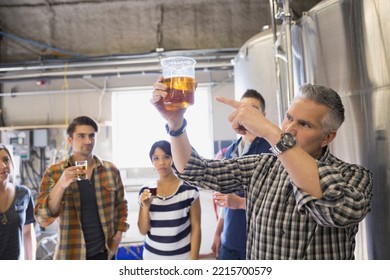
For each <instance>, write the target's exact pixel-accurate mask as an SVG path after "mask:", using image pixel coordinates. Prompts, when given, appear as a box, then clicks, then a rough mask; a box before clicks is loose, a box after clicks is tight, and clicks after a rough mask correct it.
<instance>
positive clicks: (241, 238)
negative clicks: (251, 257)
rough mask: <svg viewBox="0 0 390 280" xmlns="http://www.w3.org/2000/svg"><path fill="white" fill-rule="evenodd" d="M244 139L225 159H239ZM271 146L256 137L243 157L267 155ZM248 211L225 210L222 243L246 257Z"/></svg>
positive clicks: (241, 194)
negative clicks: (239, 151) (239, 150)
mask: <svg viewBox="0 0 390 280" xmlns="http://www.w3.org/2000/svg"><path fill="white" fill-rule="evenodd" d="M241 141H242V137H241V138H239V139H238V140H237V141H235V142H234V143H233V144H231V145H230V146H229V147H228V148H227V150H226V154H225V158H227V159H228V158H234V157H238V156H239V153H238V152H237V151H238V146H239V145H241ZM270 147H271V146H270V144H269V143H268V142H267V141H266V140H265V139H264V138H259V137H256V138H255V139H254V140H253V141H252V143H251V145H250V147H249V149H248V151H244V154H243V156H245V155H253V154H261V153H267V152H269V149H270ZM235 194H236V195H238V196H240V197H245V193H244V191H240V192H236V193H235ZM246 229H247V227H246V211H245V210H244V209H229V208H227V207H226V208H225V211H224V223H223V231H222V238H221V242H222V245H223V246H225V247H227V248H229V249H233V250H237V251H242V252H243V254H244V255H245V251H246V231H247V230H246Z"/></svg>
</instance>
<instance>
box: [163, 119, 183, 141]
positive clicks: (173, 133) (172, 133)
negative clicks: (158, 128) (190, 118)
mask: <svg viewBox="0 0 390 280" xmlns="http://www.w3.org/2000/svg"><path fill="white" fill-rule="evenodd" d="M186 127H187V120H186V119H184V118H183V124H182V125H181V127H180V128H179V129H178V130H170V129H169V126H168V124H165V129H166V130H167V133H168V134H169V135H170V136H172V137H177V136H180V135H182V134H183V132H184V131H185V130H186Z"/></svg>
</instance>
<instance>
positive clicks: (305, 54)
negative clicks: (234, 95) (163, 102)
mask: <svg viewBox="0 0 390 280" xmlns="http://www.w3.org/2000/svg"><path fill="white" fill-rule="evenodd" d="M389 14H390V1H382V0H326V1H321V2H320V3H318V4H317V5H315V6H314V7H313V8H312V9H310V10H309V11H307V12H304V13H303V15H302V17H301V18H299V19H298V20H297V21H296V23H295V24H294V25H293V26H292V30H291V31H292V32H291V34H292V40H291V41H292V46H291V47H292V50H293V56H294V58H293V61H292V62H293V65H294V67H293V69H294V84H295V85H296V86H295V92H296V91H297V90H298V87H299V85H301V84H303V83H306V82H310V83H314V84H321V85H324V86H327V87H331V88H333V89H334V90H335V91H337V92H338V93H339V94H340V96H341V98H342V101H343V103H344V107H345V116H346V120H345V122H344V124H343V125H342V126H341V127H340V129H339V131H338V134H337V137H336V139H335V140H334V141H333V143H332V144H331V147H330V149H331V151H332V153H333V154H335V155H336V156H337V157H339V158H341V159H342V160H344V161H346V162H351V163H357V164H360V165H362V166H364V167H366V168H368V169H370V170H371V171H372V173H373V180H374V194H373V198H372V203H371V212H370V213H369V214H368V215H367V217H366V218H365V219H364V220H363V221H362V222H361V223H360V225H359V232H358V235H357V240H356V242H357V244H356V252H355V256H356V258H357V259H390V239H389V238H388V237H389V236H390V161H389V156H390V155H389V150H390V146H389V137H390V107H389V105H390V69H389V68H390V36H388V34H390V24H388V21H386V17H388V15H389ZM258 37H262V38H263V40H259V38H258ZM264 40H265V41H267V43H265V42H264ZM268 41H269V43H270V44H272V43H274V40H273V38H272V37H271V36H269V37H267V36H266V35H262V34H261V33H260V34H259V35H258V36H257V37H256V36H255V37H254V38H251V39H250V40H249V41H248V42H246V43H245V45H244V46H243V48H242V49H241V50H240V53H241V52H243V53H248V51H246V49H248V48H247V46H251V49H252V51H250V52H249V55H247V56H246V59H245V60H243V59H241V60H239V59H238V60H237V61H236V63H235V70H234V75H235V83H237V85H236V89H237V88H239V89H240V90H242V89H244V88H248V87H254V86H259V87H260V85H259V83H261V86H262V87H263V88H264V91H267V96H266V101H268V105H269V106H268V109H267V113H268V114H269V115H271V116H274V115H277V114H278V110H279V109H275V108H274V107H275V106H273V104H270V103H271V102H272V101H271V100H277V93H276V92H275V89H276V87H277V86H276V85H277V81H276V78H275V77H276V75H275V73H271V72H272V71H275V67H273V66H271V64H272V62H274V57H268V56H273V55H274V54H275V52H273V51H269V47H268V46H267V45H268ZM265 46H267V47H265ZM267 48H268V49H267ZM255 49H256V57H255V56H253V57H252V56H251V55H250V54H251V53H253V54H254V53H255V51H254V50H255ZM271 49H272V47H271ZM240 53H239V54H238V56H239V55H240ZM241 56H243V55H241ZM263 56H267V57H263ZM281 63H283V61H281ZM265 69H267V70H269V72H268V71H265ZM248 72H250V73H249V74H248ZM280 77H281V83H282V84H285V83H286V81H287V77H286V72H285V71H281V72H280ZM285 87H286V86H285V85H284V86H283V88H285ZM282 91H284V92H282V93H281V94H282V95H286V93H285V90H282ZM268 94H269V95H268ZM283 109H285V108H283ZM271 110H275V111H271ZM274 120H275V119H274Z"/></svg>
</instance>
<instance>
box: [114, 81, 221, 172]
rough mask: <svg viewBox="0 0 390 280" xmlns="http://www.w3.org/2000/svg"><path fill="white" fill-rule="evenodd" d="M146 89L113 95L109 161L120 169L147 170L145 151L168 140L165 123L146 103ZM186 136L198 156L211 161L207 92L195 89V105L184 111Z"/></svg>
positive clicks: (211, 145) (149, 93) (209, 110)
mask: <svg viewBox="0 0 390 280" xmlns="http://www.w3.org/2000/svg"><path fill="white" fill-rule="evenodd" d="M151 92H152V90H151V89H150V88H147V89H146V88H145V89H141V90H140V89H137V90H136V89H134V90H133V91H126V92H125V91H123V92H113V94H112V99H113V100H112V106H113V107H112V114H113V115H112V121H113V123H112V128H113V161H114V162H115V164H116V165H117V166H118V167H120V168H137V167H138V168H142V167H151V162H150V159H149V149H150V147H151V146H152V144H153V143H154V142H155V141H158V140H163V139H164V140H168V141H169V136H168V135H167V133H166V130H165V123H166V122H165V120H164V119H163V118H162V117H161V116H160V115H159V113H158V112H157V110H156V109H155V108H154V107H153V105H151V104H150V102H149V100H150V98H151ZM185 118H186V119H187V121H188V126H187V133H188V135H189V138H190V141H191V144H192V145H193V147H194V148H195V149H196V150H197V151H198V152H199V154H200V155H202V156H204V157H207V158H212V157H213V155H214V152H213V133H212V114H211V93H210V91H209V89H208V88H206V87H201V86H198V88H197V90H196V96H195V104H194V105H193V106H191V107H189V108H188V109H187V112H186V114H185Z"/></svg>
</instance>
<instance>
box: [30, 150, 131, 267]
mask: <svg viewBox="0 0 390 280" xmlns="http://www.w3.org/2000/svg"><path fill="white" fill-rule="evenodd" d="M94 159H95V162H96V167H95V172H94V180H95V191H96V200H97V204H98V205H97V206H98V211H99V218H100V222H101V224H102V229H103V232H104V235H105V237H106V248H107V251H108V259H111V258H112V256H113V255H114V253H115V252H113V251H112V250H111V247H112V237H113V236H114V235H115V233H116V232H117V231H123V232H125V231H126V230H127V229H128V228H129V225H128V224H127V222H126V220H127V212H128V210H127V200H126V198H125V190H124V186H123V184H122V180H121V177H120V174H119V170H118V169H117V168H116V167H115V166H114V165H113V164H112V163H111V162H108V161H103V160H100V159H99V158H98V157H97V156H94ZM71 165H74V163H73V159H72V158H69V159H67V160H64V161H61V162H59V163H56V164H54V165H52V166H50V167H49V168H48V169H47V170H46V172H45V174H44V176H43V179H42V183H41V190H40V195H39V198H38V202H37V205H36V206H35V216H36V219H37V221H38V222H39V224H40V225H41V226H43V227H46V226H48V225H50V224H51V223H53V222H54V220H56V219H58V222H59V229H60V238H59V241H58V242H59V244H58V245H57V248H56V253H55V256H54V258H55V259H68V260H69V259H75V260H83V259H86V246H85V241H84V235H83V231H82V225H81V212H80V192H79V189H78V186H77V182H74V183H72V184H70V185H69V187H68V188H67V189H66V190H65V193H64V196H63V198H62V205H61V207H60V210H59V211H58V213H51V212H50V210H49V206H48V202H49V198H50V192H51V191H52V189H53V187H54V185H55V184H56V182H57V181H58V180H59V179H60V177H61V175H62V173H63V171H64V169H65V168H67V167H69V166H71Z"/></svg>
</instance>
